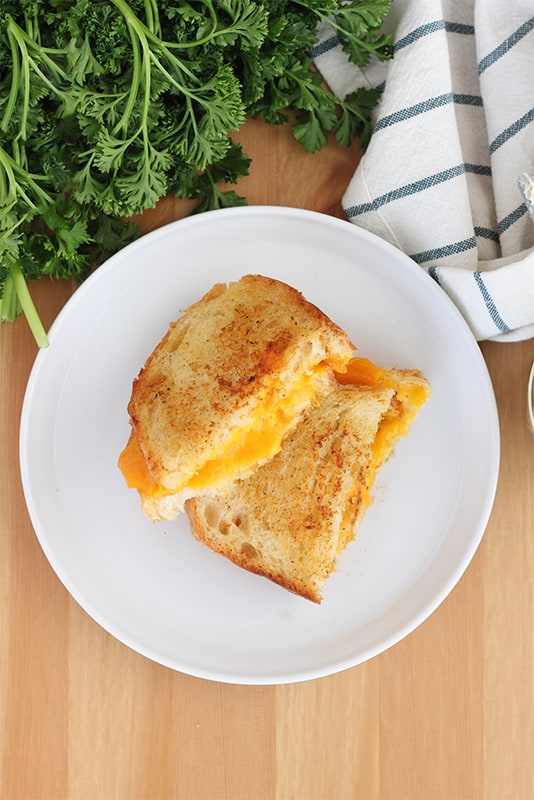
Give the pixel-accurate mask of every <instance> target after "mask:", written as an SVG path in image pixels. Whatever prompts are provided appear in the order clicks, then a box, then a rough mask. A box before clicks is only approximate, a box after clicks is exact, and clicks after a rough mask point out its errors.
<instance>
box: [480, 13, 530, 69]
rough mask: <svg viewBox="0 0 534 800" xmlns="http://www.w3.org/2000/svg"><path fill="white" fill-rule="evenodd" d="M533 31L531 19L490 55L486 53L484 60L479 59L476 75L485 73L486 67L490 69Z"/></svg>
mask: <svg viewBox="0 0 534 800" xmlns="http://www.w3.org/2000/svg"><path fill="white" fill-rule="evenodd" d="M533 30H534V17H531V18H530V19H528V20H527V21H526V22H524V23H523V24H522V25H520V26H519V28H518V29H517V30H516V31H514V33H512V34H511V36H509V37H508V38H507V39H505V40H504V42H501V44H500V45H498V46H497V47H496V48H495V50H492V52H491V53H488V55H487V56H484V58H483V59H481V61H480V62H479V64H478V74H479V75H482V73H483V72H485V71H486V70H487V69H488V67H491V65H492V64H495V62H496V61H498V60H499V59H500V58H502V57H503V56H504V55H506V53H508V52H509V51H510V50H511V49H512V47H515V45H516V44H517V43H518V42H520V41H521V39H523V38H524V37H525V36H527V35H528V34H529V33H530V32H531V31H533Z"/></svg>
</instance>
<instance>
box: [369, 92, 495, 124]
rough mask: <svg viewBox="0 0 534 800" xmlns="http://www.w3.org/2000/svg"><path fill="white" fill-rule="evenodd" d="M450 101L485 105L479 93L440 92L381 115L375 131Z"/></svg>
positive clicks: (469, 104) (461, 103)
mask: <svg viewBox="0 0 534 800" xmlns="http://www.w3.org/2000/svg"><path fill="white" fill-rule="evenodd" d="M450 103H455V104H457V105H466V106H482V105H483V103H482V97H481V96H480V95H478V94H456V93H453V92H447V93H446V94H440V95H437V96H436V97H430V98H429V99H428V100H423V101H422V102H420V103H416V104H415V105H413V106H408V107H407V108H401V109H399V111H395V113H394V114H387V115H386V116H384V117H381V118H380V119H379V120H378V121H377V123H376V125H375V127H374V132H376V131H379V130H381V129H382V128H387V127H389V126H390V125H395V124H397V123H398V122H404V121H405V120H407V119H412V118H413V117H417V116H419V114H424V113H426V112H427V111H433V110H434V109H436V108H441V107H442V106H447V105H449V104H450Z"/></svg>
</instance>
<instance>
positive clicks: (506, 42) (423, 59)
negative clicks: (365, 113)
mask: <svg viewBox="0 0 534 800" xmlns="http://www.w3.org/2000/svg"><path fill="white" fill-rule="evenodd" d="M386 30H388V31H389V32H390V33H391V34H392V36H393V41H394V55H393V58H392V59H391V60H390V61H387V62H382V63H381V62H378V61H376V60H374V61H372V62H371V63H370V64H369V65H368V67H366V68H365V69H363V70H361V69H359V68H358V67H356V66H355V65H353V64H351V63H349V62H348V59H347V57H346V56H345V54H344V53H343V52H342V50H341V46H340V44H339V41H338V39H337V37H336V35H335V33H334V32H333V29H332V28H331V27H330V26H329V25H327V24H323V25H321V27H320V28H319V41H318V44H317V47H316V48H315V50H314V52H313V57H314V61H315V64H316V66H317V68H318V69H319V70H320V72H321V74H322V75H323V77H324V79H325V80H326V82H327V83H328V84H329V86H330V88H331V89H332V90H333V91H334V92H335V93H336V94H338V96H340V97H345V96H346V95H347V94H348V93H350V92H352V91H354V90H355V89H357V88H358V87H360V86H368V87H373V88H378V89H379V90H380V92H381V98H380V101H379V104H378V106H377V108H376V110H375V119H374V123H375V124H374V131H373V135H372V137H371V142H370V144H369V147H368V149H367V152H366V153H365V154H364V155H363V157H362V159H361V162H360V163H359V165H358V166H357V168H356V171H355V174H354V176H353V178H352V180H351V182H350V184H349V186H348V187H347V190H346V193H345V195H344V197H343V201H342V202H343V208H344V210H345V213H346V215H347V217H348V219H349V220H350V221H351V222H353V223H355V224H356V225H359V226H361V227H363V228H366V229H367V230H369V231H372V232H373V233H375V234H378V236H380V237H382V238H383V239H385V240H387V241H388V242H391V243H392V244H394V245H395V246H397V247H398V248H399V249H400V250H402V251H403V252H404V253H406V254H407V255H409V256H410V257H411V258H412V259H413V260H414V261H415V262H416V263H418V264H420V265H421V267H422V268H423V269H425V270H426V271H427V272H428V273H429V274H430V275H431V276H432V277H433V278H434V280H436V281H437V282H438V283H439V285H440V286H441V287H442V288H443V289H444V290H445V291H446V292H447V294H448V295H449V296H450V297H451V298H452V300H453V301H454V302H455V303H456V305H457V306H458V308H459V309H460V311H461V312H462V314H463V315H464V317H465V319H466V320H467V322H468V324H469V326H470V328H471V330H472V332H473V335H474V336H475V338H476V339H477V340H483V339H496V340H503V341H504V340H519V339H526V338H530V337H534V222H533V220H532V219H531V217H530V215H529V209H528V208H527V202H525V201H526V196H525V195H523V194H522V191H521V188H522V187H523V188H525V186H526V185H528V181H527V180H526V178H525V180H524V181H523V182H521V180H520V179H521V176H524V175H525V174H526V175H527V176H528V175H529V174H530V175H532V173H534V2H533V0H515V2H514V1H513V0H500V1H499V2H495V0H424V2H422V1H421V0H393V3H392V8H391V11H390V14H389V16H388V18H387V20H386ZM525 191H526V189H525Z"/></svg>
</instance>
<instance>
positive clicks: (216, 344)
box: [128, 275, 354, 492]
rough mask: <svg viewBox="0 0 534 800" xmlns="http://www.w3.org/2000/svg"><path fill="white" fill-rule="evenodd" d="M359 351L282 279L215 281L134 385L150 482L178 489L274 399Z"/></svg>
mask: <svg viewBox="0 0 534 800" xmlns="http://www.w3.org/2000/svg"><path fill="white" fill-rule="evenodd" d="M353 350H354V347H353V345H352V343H351V342H350V340H349V338H348V337H347V335H346V334H345V333H344V332H343V331H342V330H341V328H339V327H338V326H337V325H335V324H334V323H333V322H332V321H331V320H330V319H329V318H328V317H327V316H326V315H325V314H323V312H322V311H320V310H319V309H318V308H317V307H316V306H314V305H313V304H311V303H309V302H308V301H306V300H305V299H304V298H303V296H302V295H301V293H300V292H298V291H297V290H295V289H293V288H292V287H290V286H288V285H287V284H285V283H282V282H280V281H277V280H274V279H271V278H266V277H263V276H260V275H247V276H245V277H243V278H241V279H240V280H239V281H236V282H235V283H231V284H229V285H228V286H225V285H224V284H218V285H216V286H215V287H213V289H211V290H210V291H209V292H208V293H207V294H206V295H205V296H204V297H203V298H202V299H201V300H200V301H199V302H198V303H195V304H194V305H193V306H191V307H190V308H189V309H188V310H187V311H186V313H185V314H184V315H183V316H182V317H181V318H180V319H178V320H177V321H176V322H174V323H172V324H171V326H170V327H169V330H168V332H167V334H166V335H165V336H164V338H163V339H162V341H161V342H160V343H159V345H158V346H157V347H156V348H155V350H154V352H153V353H152V354H151V355H150V356H149V358H148V359H147V361H146V364H145V365H144V367H143V369H142V370H141V371H140V373H139V375H138V377H137V378H136V379H135V381H134V384H133V388H132V395H131V400H130V403H129V405H128V411H129V414H130V421H131V425H132V428H133V431H134V434H135V436H136V437H137V442H138V444H139V447H140V449H141V451H142V453H143V455H144V457H145V459H146V462H147V466H148V468H149V471H150V474H151V476H152V478H153V480H154V481H155V482H157V483H158V484H160V485H161V486H163V487H166V488H167V489H168V490H169V492H177V491H180V490H181V489H182V488H183V486H185V485H186V484H187V481H188V479H189V478H190V477H191V475H193V474H194V473H195V471H196V470H198V469H199V468H200V467H201V466H202V465H203V463H204V462H205V461H206V460H207V459H209V458H213V457H218V456H219V455H220V454H221V453H223V452H224V449H225V447H226V446H227V444H228V442H229V441H230V440H231V438H232V436H233V435H234V433H235V431H236V430H238V429H239V428H240V426H242V425H243V424H246V423H248V424H250V420H251V418H253V415H254V412H255V410H256V409H257V408H258V406H259V405H261V404H262V403H265V402H266V403H267V404H269V402H270V396H271V395H270V393H271V394H273V395H274V394H275V393H276V392H288V393H289V392H291V391H293V389H294V388H295V386H296V385H297V384H298V380H299V377H300V374H301V373H303V372H305V371H310V370H311V371H313V367H314V366H315V365H316V364H317V363H319V362H321V361H324V360H325V359H331V360H332V362H333V366H334V367H336V364H338V365H339V366H338V367H336V368H342V365H343V364H344V363H345V362H346V361H348V359H349V358H350V357H351V355H352V353H353Z"/></svg>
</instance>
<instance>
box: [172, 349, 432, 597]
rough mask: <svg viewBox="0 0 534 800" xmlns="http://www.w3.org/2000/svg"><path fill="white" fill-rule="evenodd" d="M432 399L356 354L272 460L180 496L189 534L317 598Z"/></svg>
mask: <svg viewBox="0 0 534 800" xmlns="http://www.w3.org/2000/svg"><path fill="white" fill-rule="evenodd" d="M343 377H344V376H343ZM351 380H352V382H351ZM429 395H430V388H429V385H428V383H427V381H426V380H425V378H424V377H423V376H422V375H421V374H420V373H418V372H416V371H407V370H404V371H403V370H381V369H380V368H378V367H375V366H374V365H373V364H371V362H368V361H366V360H365V359H355V360H354V361H353V362H352V363H351V365H350V366H349V370H348V372H347V377H346V379H345V383H344V384H341V383H338V386H337V388H336V389H335V390H334V391H332V392H330V393H329V394H328V395H327V396H326V397H325V398H324V399H323V400H322V402H321V403H320V404H319V405H318V406H316V407H312V408H310V409H308V411H307V412H306V414H305V415H304V417H303V418H302V419H301V421H300V422H299V424H298V426H297V427H295V428H294V429H293V430H292V431H291V433H290V434H289V435H288V436H287V438H286V439H285V441H284V445H283V447H282V449H281V451H280V452H279V453H278V454H277V455H276V456H275V457H274V458H273V459H271V460H270V461H268V462H266V463H265V464H263V465H262V466H260V467H258V468H257V469H256V470H255V471H254V472H253V473H252V474H251V475H250V476H248V477H246V478H243V479H239V480H235V481H233V482H232V483H231V484H230V485H229V486H227V487H225V488H224V489H223V490H219V491H217V490H207V491H205V492H203V493H202V494H201V495H199V496H198V497H195V498H193V499H191V500H188V501H187V503H186V505H185V509H186V511H187V514H188V516H189V520H190V524H191V530H192V532H193V534H194V535H195V537H196V538H197V539H199V540H200V541H201V542H203V543H204V544H205V545H206V546H207V547H209V548H210V549H211V550H213V551H215V552H216V553H219V554H220V555H223V556H225V557H226V558H228V559H229V560H230V561H232V562H234V563H235V564H237V565H238V566H240V567H243V568H244V569H246V570H249V571H250V572H254V573H256V574H258V575H262V576H264V577H266V578H269V579H270V580H272V581H274V582H275V583H278V584H280V585H281V586H282V587H284V588H285V589H288V590H290V591H292V592H294V593H296V594H298V595H300V596H302V597H304V598H306V599H308V600H311V601H313V602H315V603H320V602H321V601H322V598H323V589H324V585H325V582H326V580H327V578H328V577H329V576H330V575H331V573H332V572H333V571H334V570H335V568H336V563H337V559H338V556H339V553H340V552H341V551H342V550H343V549H344V548H345V547H346V546H347V544H348V543H349V542H351V541H352V540H353V539H354V536H355V532H356V530H357V528H358V526H359V524H360V522H361V520H362V518H363V516H364V514H365V510H366V509H367V507H368V506H369V504H370V502H371V488H372V486H373V483H374V481H375V477H376V474H377V472H378V470H379V469H380V467H381V466H382V465H383V464H384V462H385V461H386V460H387V459H388V458H389V456H390V455H391V453H392V451H393V448H394V446H395V444H396V442H397V441H398V440H399V439H400V438H401V437H402V436H404V435H405V434H406V433H407V432H408V430H409V428H410V426H411V424H412V423H413V421H414V420H415V418H416V416H417V414H418V411H419V409H420V408H421V406H422V405H423V403H424V402H425V401H426V399H427V398H428V397H429Z"/></svg>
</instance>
